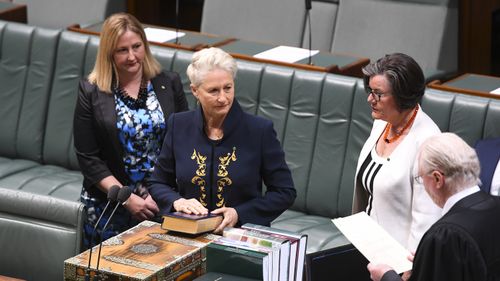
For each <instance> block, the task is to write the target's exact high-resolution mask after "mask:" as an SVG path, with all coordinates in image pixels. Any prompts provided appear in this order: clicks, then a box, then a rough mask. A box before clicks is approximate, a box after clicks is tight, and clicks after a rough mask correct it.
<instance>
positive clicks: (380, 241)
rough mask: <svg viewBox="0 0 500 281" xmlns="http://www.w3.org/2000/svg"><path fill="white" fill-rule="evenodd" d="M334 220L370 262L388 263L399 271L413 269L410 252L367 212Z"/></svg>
mask: <svg viewBox="0 0 500 281" xmlns="http://www.w3.org/2000/svg"><path fill="white" fill-rule="evenodd" d="M332 222H333V223H334V224H335V225H336V226H337V228H338V229H339V230H340V231H341V232H342V233H343V234H344V235H345V237H347V239H349V241H351V243H352V244H353V245H354V246H355V247H356V248H357V249H358V250H359V251H360V252H361V253H362V254H363V255H364V256H365V257H366V258H367V259H368V260H369V261H370V262H372V263H375V264H378V263H384V264H387V265H389V266H391V267H392V268H393V269H394V270H395V271H396V272H397V273H402V272H405V271H408V270H411V268H412V263H411V262H410V261H409V260H408V255H409V254H410V252H409V251H408V250H406V249H405V248H404V247H403V246H402V245H401V244H399V242H397V241H396V239H394V238H393V237H392V236H390V235H389V233H387V231H385V230H384V229H383V228H382V227H381V226H380V225H379V224H377V223H376V222H375V221H374V220H373V219H372V218H370V217H369V216H368V215H367V214H366V213H365V212H359V213H357V214H354V215H351V216H348V217H344V218H337V219H333V220H332Z"/></svg>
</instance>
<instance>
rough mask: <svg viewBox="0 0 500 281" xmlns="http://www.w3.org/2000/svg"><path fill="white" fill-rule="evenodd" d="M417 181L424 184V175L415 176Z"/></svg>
mask: <svg viewBox="0 0 500 281" xmlns="http://www.w3.org/2000/svg"><path fill="white" fill-rule="evenodd" d="M415 182H417V183H418V184H422V183H423V182H424V181H423V179H422V176H421V175H418V176H416V177H415Z"/></svg>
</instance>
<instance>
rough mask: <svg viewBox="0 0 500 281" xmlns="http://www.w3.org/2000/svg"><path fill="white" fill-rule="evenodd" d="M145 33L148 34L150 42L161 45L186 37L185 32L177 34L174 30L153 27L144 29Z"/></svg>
mask: <svg viewBox="0 0 500 281" xmlns="http://www.w3.org/2000/svg"><path fill="white" fill-rule="evenodd" d="M144 32H145V33H146V38H147V39H148V41H153V42H159V43H163V42H167V41H170V40H173V39H175V38H176V37H179V38H180V37H182V36H184V35H186V33H184V32H175V31H172V30H167V29H162V28H153V27H146V28H144Z"/></svg>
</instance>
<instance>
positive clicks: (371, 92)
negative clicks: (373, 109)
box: [366, 88, 391, 101]
mask: <svg viewBox="0 0 500 281" xmlns="http://www.w3.org/2000/svg"><path fill="white" fill-rule="evenodd" d="M366 94H367V95H368V96H370V95H371V96H372V97H373V98H374V99H375V100H376V101H380V99H381V98H382V97H385V96H390V95H391V94H389V93H380V92H378V91H376V90H373V89H371V88H368V89H367V91H366Z"/></svg>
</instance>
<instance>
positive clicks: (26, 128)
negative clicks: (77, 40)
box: [0, 22, 60, 162]
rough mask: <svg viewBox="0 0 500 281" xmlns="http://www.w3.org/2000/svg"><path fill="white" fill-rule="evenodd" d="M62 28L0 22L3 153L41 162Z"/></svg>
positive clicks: (0, 138)
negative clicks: (51, 28)
mask: <svg viewBox="0 0 500 281" xmlns="http://www.w3.org/2000/svg"><path fill="white" fill-rule="evenodd" d="M59 33H60V32H59V31H56V30H49V29H43V28H34V27H31V26H26V25H22V24H17V23H6V22H0V85H1V87H0V132H1V133H0V155H2V156H4V157H9V158H24V159H29V160H34V161H38V162H40V161H41V159H42V145H43V132H44V125H45V116H46V113H47V102H48V97H49V94H50V88H51V80H52V74H53V70H54V62H55V55H56V49H57V43H58V36H59Z"/></svg>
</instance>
